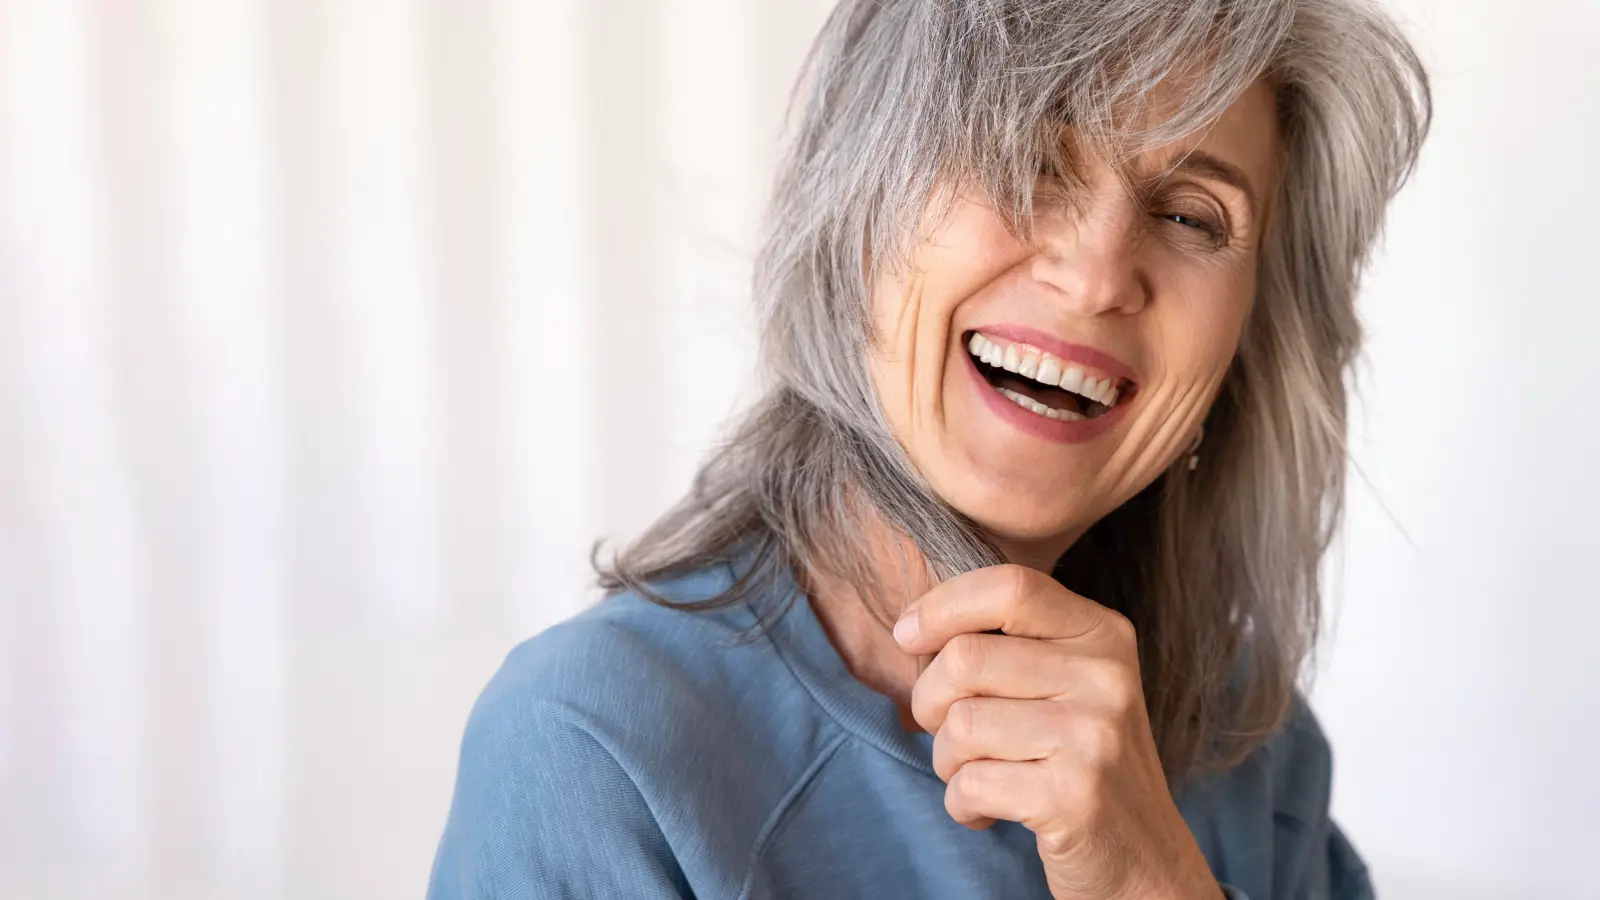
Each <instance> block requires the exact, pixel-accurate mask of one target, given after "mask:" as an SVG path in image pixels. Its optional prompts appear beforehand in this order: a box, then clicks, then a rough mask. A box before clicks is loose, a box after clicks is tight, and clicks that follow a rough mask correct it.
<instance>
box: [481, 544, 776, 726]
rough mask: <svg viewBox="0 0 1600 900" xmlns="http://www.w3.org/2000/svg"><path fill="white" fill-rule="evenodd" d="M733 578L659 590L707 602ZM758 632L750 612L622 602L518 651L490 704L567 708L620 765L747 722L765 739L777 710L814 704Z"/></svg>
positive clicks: (504, 708)
mask: <svg viewBox="0 0 1600 900" xmlns="http://www.w3.org/2000/svg"><path fill="white" fill-rule="evenodd" d="M730 581H731V578H730V577H729V576H727V575H726V574H725V573H723V572H721V571H707V572H704V573H700V574H696V575H693V576H690V577H686V578H683V579H679V580H677V581H674V582H670V583H666V584H661V585H653V586H652V590H653V591H655V592H658V593H659V594H660V595H661V596H662V597H664V598H666V599H668V600H670V601H672V602H675V603H695V602H700V601H704V600H707V599H709V598H714V597H716V596H717V595H719V594H721V593H722V592H723V591H724V590H726V589H727V587H728V585H729V583H730ZM755 624H756V621H755V616H754V614H753V613H752V612H751V611H750V609H749V608H748V606H746V605H744V604H736V605H730V606H725V607H719V608H704V609H680V608H672V607H667V606H662V605H660V604H657V603H654V602H652V601H650V600H647V599H645V598H643V597H641V596H639V595H638V594H635V593H631V592H624V593H618V594H614V595H612V596H609V597H607V598H605V599H604V600H602V601H601V602H600V603H599V604H597V605H596V606H593V607H591V608H589V609H587V610H585V611H584V612H582V613H580V614H578V615H576V616H574V617H572V618H571V619H568V620H566V621H564V622H561V623H559V624H557V625H554V626H552V627H551V628H549V629H548V630H546V631H544V632H543V633H541V634H539V635H538V636H536V637H534V638H532V639H529V640H527V641H524V642H523V643H522V644H520V645H518V646H517V647H516V648H515V649H513V650H512V651H511V653H510V654H509V655H508V656H507V657H506V660H505V662H504V663H503V664H502V666H501V667H500V670H499V671H498V672H497V673H496V674H495V676H494V678H493V679H492V680H491V681H490V683H489V685H488V687H487V688H485V690H484V692H483V696H482V697H481V698H480V700H479V703H478V706H479V709H480V710H482V711H485V712H487V713H491V714H496V713H505V712H508V711H509V712H511V713H513V716H512V717H513V718H515V717H516V716H515V711H516V710H518V709H523V708H542V709H545V710H559V711H560V714H561V716H562V717H563V719H564V720H565V721H567V722H569V723H572V724H573V725H576V726H577V727H580V728H582V729H583V730H584V731H585V732H586V733H587V734H589V735H590V736H592V737H593V738H594V739H595V740H597V741H598V742H599V743H601V744H602V745H603V746H605V747H606V748H607V749H608V750H611V751H612V752H613V753H615V754H616V755H618V756H619V757H629V756H636V755H638V754H639V753H641V752H646V751H648V750H650V749H651V748H656V749H664V748H671V747H674V746H678V745H680V744H681V743H682V742H693V741H694V740H696V739H697V737H699V736H703V735H704V734H706V733H707V731H708V730H710V731H712V732H720V731H726V730H727V729H728V728H730V727H733V726H735V725H737V726H742V730H744V731H745V732H746V733H759V732H761V731H762V730H763V726H764V724H765V721H766V720H768V719H771V718H772V717H773V715H774V712H775V710H774V706H775V705H776V706H781V705H783V704H784V703H785V702H786V701H791V700H797V699H803V698H804V696H805V695H804V694H803V692H801V691H799V690H798V689H797V688H798V685H797V684H796V683H795V682H794V678H793V676H792V674H791V673H790V672H789V670H788V667H787V665H786V664H785V663H784V662H783V659H782V657H781V656H780V655H778V654H777V653H776V652H775V651H774V649H773V647H772V645H771V642H770V640H769V639H768V638H767V636H766V635H764V634H761V633H760V632H758V631H755V630H753V626H754V625H755ZM475 715H476V713H475Z"/></svg>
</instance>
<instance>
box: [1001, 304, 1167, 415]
mask: <svg viewBox="0 0 1600 900" xmlns="http://www.w3.org/2000/svg"><path fill="white" fill-rule="evenodd" d="M973 330H974V331H981V332H983V333H984V334H992V335H994V336H995V337H998V338H1005V339H1006V340H1008V341H1015V342H1017V343H1019V344H1032V345H1033V346H1035V347H1038V348H1039V349H1040V350H1043V351H1044V352H1046V353H1050V354H1052V355H1054V356H1057V357H1059V358H1061V359H1064V360H1066V361H1067V362H1078V363H1083V364H1084V365H1086V366H1094V367H1095V368H1096V369H1099V370H1100V371H1102V372H1105V373H1106V374H1107V375H1115V376H1117V377H1118V378H1121V379H1123V380H1124V381H1131V382H1133V383H1135V384H1137V383H1138V382H1139V373H1137V372H1135V371H1133V367H1132V366H1129V365H1128V364H1127V363H1125V362H1123V361H1122V360H1120V359H1117V358H1116V357H1115V356H1112V355H1111V354H1109V353H1102V352H1101V351H1099V350H1096V349H1095V348H1093V347H1085V346H1084V345H1082V344H1069V343H1067V342H1066V341H1063V340H1062V339H1060V338H1058V337H1056V336H1055V335H1053V334H1048V333H1046V332H1043V331H1039V330H1038V329H1034V328H1029V327H1028V326H1026V325H981V326H979V327H977V328H975V329H973ZM1113 412H1115V409H1114V408H1113ZM1101 418H1105V417H1104V416H1101Z"/></svg>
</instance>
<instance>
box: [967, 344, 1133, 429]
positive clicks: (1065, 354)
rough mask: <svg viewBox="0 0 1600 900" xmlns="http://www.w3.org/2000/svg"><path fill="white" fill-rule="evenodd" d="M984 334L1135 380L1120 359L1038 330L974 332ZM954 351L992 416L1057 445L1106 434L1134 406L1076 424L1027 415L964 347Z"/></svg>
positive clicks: (1119, 406) (1115, 408)
mask: <svg viewBox="0 0 1600 900" xmlns="http://www.w3.org/2000/svg"><path fill="white" fill-rule="evenodd" d="M974 330H976V331H981V332H983V333H984V334H992V335H994V336H995V337H999V338H1005V339H1006V340H1008V341H1017V342H1020V343H1024V344H1032V345H1033V346H1035V347H1038V348H1039V349H1040V350H1044V351H1045V352H1047V353H1052V354H1054V355H1056V356H1058V357H1060V358H1062V359H1065V360H1069V361H1071V362H1080V363H1084V364H1085V365H1091V366H1094V367H1095V368H1097V369H1101V370H1103V371H1104V372H1106V373H1107V374H1109V375H1116V376H1117V377H1119V378H1124V379H1126V380H1128V381H1130V382H1133V383H1134V384H1138V380H1137V379H1136V378H1135V377H1134V373H1133V370H1132V369H1131V368H1130V367H1129V366H1128V365H1127V364H1125V363H1123V362H1122V361H1121V360H1119V359H1117V358H1115V357H1113V356H1110V355H1108V354H1106V353H1102V352H1101V351H1099V350H1096V349H1094V348H1093V347H1085V346H1083V345H1081V344H1069V343H1067V342H1066V341H1063V340H1061V339H1060V338H1056V337H1052V336H1051V335H1048V334H1045V333H1043V332H1040V331H1035V330H1034V329H1032V328H1028V327H1026V326H1022V325H991V326H986V327H979V328H976V329H974ZM955 349H956V352H958V353H960V354H961V358H962V359H963V360H965V361H966V368H967V374H968V375H969V376H970V377H971V381H972V388H973V390H974V391H976V392H977V394H978V397H979V398H980V399H982V400H983V402H984V403H985V404H986V405H987V406H988V407H989V409H991V410H993V411H994V414H995V415H997V416H999V417H1000V418H1002V419H1004V420H1006V421H1007V422H1009V423H1011V424H1012V425H1014V426H1016V428H1017V429H1018V430H1019V431H1023V432H1026V433H1028V434H1031V435H1033V436H1034V437H1037V438H1042V439H1044V440H1047V441H1052V442H1054V443H1058V444H1083V443H1087V442H1089V441H1092V440H1094V439H1095V438H1097V437H1099V436H1100V435H1102V434H1104V433H1106V432H1107V431H1108V430H1110V429H1111V427H1112V426H1113V425H1115V424H1117V422H1118V421H1120V420H1121V419H1122V417H1123V415H1124V414H1125V413H1126V412H1127V409H1128V407H1130V406H1132V405H1133V399H1134V398H1133V397H1129V398H1128V399H1127V401H1125V402H1122V403H1118V404H1117V405H1116V406H1113V407H1112V408H1111V409H1110V410H1109V411H1107V412H1106V413H1105V414H1104V415H1101V416H1099V417H1097V418H1093V419H1081V420H1079V421H1076V422H1063V421H1060V420H1057V419H1047V418H1045V417H1044V416H1041V415H1038V414H1037V413H1032V412H1029V411H1028V410H1025V409H1023V408H1022V407H1020V406H1018V405H1016V404H1015V403H1012V402H1011V401H1010V400H1007V399H1006V398H1005V397H1002V396H1001V395H1000V392H999V391H997V390H995V389H994V385H992V384H990V383H989V380H988V379H987V378H984V377H983V373H982V372H980V371H978V364H977V363H976V362H975V361H974V360H973V359H972V354H970V353H968V352H966V348H965V347H959V346H958V347H956V348H955Z"/></svg>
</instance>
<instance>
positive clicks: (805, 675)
mask: <svg viewBox="0 0 1600 900" xmlns="http://www.w3.org/2000/svg"><path fill="white" fill-rule="evenodd" d="M729 581H730V577H729V576H728V575H727V573H725V572H717V573H707V574H705V575H703V576H699V577H695V578H691V579H685V580H683V581H680V582H677V583H675V584H672V585H668V586H665V587H664V588H663V592H664V593H666V594H668V595H669V596H671V597H673V598H674V599H678V600H690V599H698V598H703V597H706V596H710V595H712V594H715V593H717V592H719V591H720V590H721V589H722V588H723V587H725V586H726V585H727V584H728V583H729ZM783 589H784V590H785V591H790V590H792V589H793V585H792V582H791V583H787V584H786V585H784V586H783ZM778 599H779V598H778V597H772V598H767V599H766V600H764V601H761V602H758V603H757V604H755V607H752V606H749V605H741V606H738V607H731V608H727V609H722V610H717V611H712V612H694V613H689V612H679V611H675V610H671V609H667V608H664V607H660V606H656V605H653V604H651V603H648V602H646V601H644V600H642V599H640V598H638V597H636V596H632V595H619V596H616V597H612V598H610V599H608V600H606V601H603V602H602V603H601V604H599V605H598V606H596V607H594V608H592V609H589V610H587V611H585V612H584V613H582V614H580V615H578V616H576V617H575V618H573V619H570V620H568V621H566V622H564V623H562V624H560V625H557V626H555V627H553V628H551V629H549V630H548V631H546V632H544V633H543V634H541V635H539V636H538V637H536V638H534V639H532V640H530V641H527V642H526V643H524V644H522V645H521V646H519V647H518V648H516V649H515V650H514V651H512V653H511V655H510V657H509V658H507V660H506V662H505V664H504V666H503V667H502V668H501V669H500V671H499V673H498V674H496V675H495V677H494V679H493V680H492V681H491V682H490V683H489V686H488V687H487V688H486V689H485V690H484V692H483V695H482V697H481V698H480V699H479V700H478V703H477V705H476V707H475V708H474V709H473V711H472V715H471V717H470V719H469V721H468V723H467V729H466V737H465V740H464V742H463V743H462V747H461V768H460V772H459V776H458V780H457V784H456V791H455V798H454V801H453V803H452V806H451V809H450V816H449V821H448V823H447V824H446V826H445V831H444V836H443V839H442V840H441V842H440V845H439V851H438V856H437V858H436V860H435V862H434V867H433V876H432V882H431V885H430V887H429V890H428V896H429V897H430V898H432V900H456V898H473V900H485V898H507V900H511V898H516V900H526V898H539V900H554V898H586V900H587V898H606V900H613V898H630V900H655V898H691V897H692V898H699V900H733V898H739V900H745V898H750V900H778V898H783V900H808V898H817V900H848V898H902V897H903V898H926V900H957V898H959V900H982V898H1006V900H1025V898H1039V900H1048V898H1049V896H1050V894H1049V891H1048V890H1047V889H1046V887H1045V882H1044V872H1043V868H1042V866H1041V864H1040V862H1039V858H1038V855H1037V853H1036V851H1035V845H1034V839H1033V835H1032V833H1031V832H1029V831H1028V830H1027V829H1025V828H1023V827H1022V826H1020V825H1017V824H1015V823H1010V822H1002V823H999V824H997V825H996V826H994V827H993V828H991V829H989V830H987V831H979V832H974V831H968V830H967V829H966V828H963V827H962V826H960V825H958V824H956V823H955V822H954V821H953V820H951V818H950V817H949V816H948V815H947V814H946V813H945V810H944V783H943V782H942V781H940V780H939V778H938V777H937V776H936V775H935V774H934V772H933V766H932V747H933V739H932V737H931V736H929V735H927V734H922V733H918V734H910V733H908V732H906V731H905V730H904V729H903V728H902V727H901V726H900V724H899V719H898V716H897V714H896V711H895V707H894V704H893V702H892V701H890V700H889V699H888V698H887V697H884V696H882V695H880V694H877V693H875V692H874V691H872V690H870V689H869V688H867V687H866V686H865V685H863V684H861V683H860V682H859V681H856V680H855V679H854V678H853V677H851V676H850V674H849V672H848V671H847V670H846V669H845V666H844V663H843V661H842V660H841V659H840V657H839V656H838V654H837V653H836V652H835V651H834V649H833V646H832V644H831V643H830V642H829V640H828V638H827V636H826V634H825V633H824V632H823V630H822V627H821V625H820V623H819V622H818V621H817V619H816V617H815V615H814V614H813V613H812V611H811V610H810V608H809V606H808V605H807V604H806V603H805V602H804V600H803V599H801V600H800V601H799V602H797V603H796V604H795V606H794V607H793V608H792V609H791V611H790V612H788V613H787V614H786V615H784V616H782V617H781V618H780V619H778V620H777V621H776V622H775V623H774V624H773V626H772V627H771V628H770V629H769V631H768V632H767V633H766V634H765V635H763V636H761V637H760V638H758V639H757V640H756V641H754V642H743V643H741V642H740V641H739V640H738V637H739V633H740V632H741V631H742V630H744V629H747V628H749V627H750V626H751V625H752V624H753V622H754V621H755V615H756V614H757V613H758V612H760V611H762V609H761V606H762V604H763V603H766V602H775V601H776V600H778ZM1329 777H1330V757H1329V751H1328V744H1327V741H1326V740H1325V739H1324V738H1323V736H1322V733H1321V732H1320V730H1319V729H1318V727H1317V724H1316V721H1315V719H1314V718H1313V717H1312V715H1311V713H1310V711H1309V710H1308V709H1306V707H1305V706H1304V704H1302V703H1297V704H1296V708H1295V714H1294V716H1293V717H1292V719H1291V721H1290V722H1289V724H1288V725H1287V726H1286V727H1285V729H1284V730H1283V731H1282V732H1281V733H1280V734H1278V735H1277V736H1276V737H1275V738H1274V739H1273V740H1271V741H1270V742H1269V743H1268V744H1266V745H1265V746H1263V747H1262V748H1261V749H1260V750H1259V751H1258V752H1256V753H1255V754H1254V755H1253V756H1252V757H1251V758H1250V759H1249V760H1247V761H1246V762H1245V763H1244V764H1243V765H1241V766H1239V767H1237V768H1235V769H1233V770H1231V771H1229V772H1228V773H1226V774H1224V775H1221V776H1217V777H1214V778H1212V779H1210V780H1208V781H1205V782H1202V783H1200V784H1197V785H1195V786H1194V787H1192V788H1190V789H1188V790H1186V791H1185V792H1184V793H1183V795H1182V796H1181V797H1180V798H1179V806H1180V808H1181V810H1182V811H1183V814H1184V817H1185V819H1186V820H1187V821H1188V823H1189V825H1190V828H1191V829H1192V830H1193V831H1194V834H1195V837H1196V839H1197V840H1198V841H1199V844H1200V847H1201V849H1202V850H1203V851H1204V852H1205V854H1206V858H1207V859H1208V860H1209V861H1210V863H1211V866H1212V870H1213V872H1214V873H1215V874H1216V876H1217V878H1218V879H1219V881H1221V882H1223V883H1224V884H1226V885H1227V888H1226V889H1225V890H1226V891H1227V892H1228V894H1229V896H1232V897H1235V898H1250V900H1272V898H1294V900H1363V898H1370V897H1371V896H1372V889H1371V886H1370V883H1369V881H1368V879H1367V875H1366V870H1365V868H1364V867H1363V865H1362V863H1361V861H1360V859H1359V858H1358V857H1357V855H1356V853H1355V851H1354V850H1353V849H1352V848H1351V846H1350V844H1349V843H1348V842H1347V841H1346V840H1345V839H1344V837H1343V835H1341V834H1340V833H1339V830H1338V829H1337V828H1336V827H1335V826H1334V825H1333V823H1332V822H1330V821H1329V818H1328V787H1329Z"/></svg>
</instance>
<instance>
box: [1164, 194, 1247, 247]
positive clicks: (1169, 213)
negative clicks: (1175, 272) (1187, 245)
mask: <svg viewBox="0 0 1600 900" xmlns="http://www.w3.org/2000/svg"><path fill="white" fill-rule="evenodd" d="M1154 215H1155V217H1156V218H1157V219H1159V220H1161V221H1163V222H1171V223H1172V224H1173V225H1175V226H1177V230H1176V231H1175V232H1173V233H1174V236H1175V237H1178V238H1181V239H1182V240H1184V241H1185V242H1195V241H1198V242H1200V243H1201V244H1203V245H1204V246H1206V247H1207V248H1210V249H1221V248H1222V247H1225V246H1227V244H1228V240H1229V237H1230V235H1229V231H1230V229H1229V223H1228V218H1227V214H1226V213H1221V212H1218V211H1213V210H1212V209H1211V208H1210V204H1203V205H1202V204H1201V203H1198V202H1190V203H1182V202H1180V203H1173V204H1170V205H1167V206H1166V208H1164V209H1163V208H1161V207H1157V208H1156V209H1155V210H1154Z"/></svg>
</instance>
